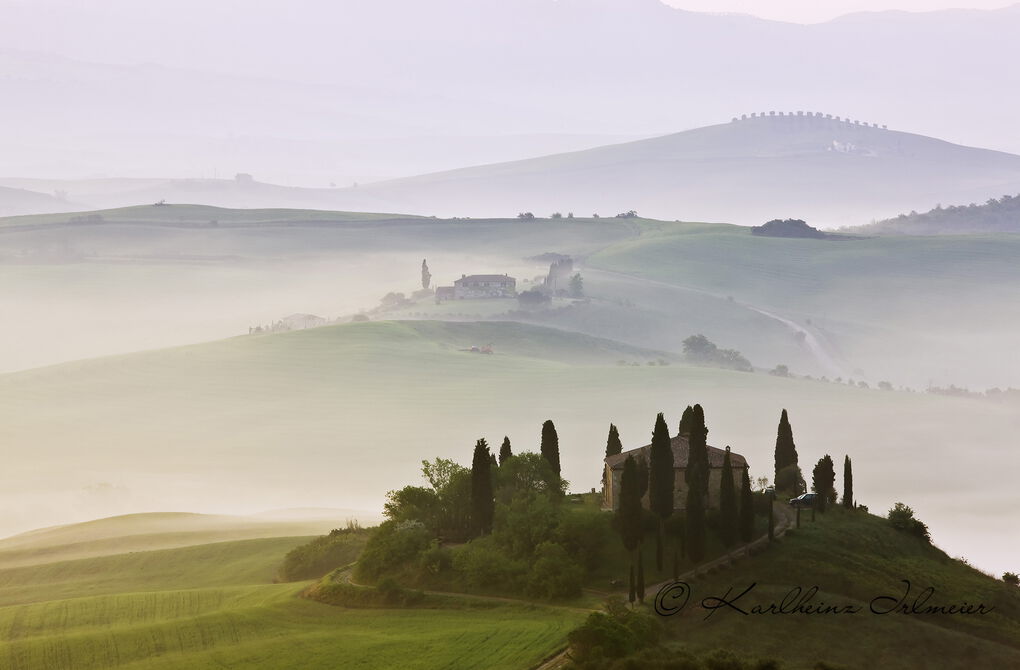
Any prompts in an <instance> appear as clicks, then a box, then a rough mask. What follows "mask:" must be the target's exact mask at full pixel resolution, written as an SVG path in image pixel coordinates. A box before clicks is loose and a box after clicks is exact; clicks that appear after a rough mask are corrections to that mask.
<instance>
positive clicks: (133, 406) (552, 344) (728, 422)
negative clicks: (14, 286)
mask: <svg viewBox="0 0 1020 670" xmlns="http://www.w3.org/2000/svg"><path fill="white" fill-rule="evenodd" d="M487 344H492V345H493V347H494V352H495V353H493V354H492V355H484V354H476V353H470V352H467V351H464V349H467V348H470V347H471V346H472V345H478V346H484V345H487ZM660 358H663V355H662V354H659V353H657V352H655V351H647V350H641V349H638V348H635V347H632V346H629V345H621V344H618V343H614V342H611V341H607V340H600V339H597V338H592V337H587V336H582V335H578V334H576V333H570V332H566V331H561V330H554V329H550V328H542V327H537V326H530V325H524V324H514V323H501V322H484V323H470V322H465V323H452V322H427V321H416V322H370V323H355V324H347V325H342V326H332V327H325V328H318V329H312V330H305V331H297V332H292V333H286V334H282V335H273V336H250V337H249V336H242V337H236V338H233V339H230V340H224V341H220V342H213V343H208V344H203V345H194V346H188V347H180V348H174V349H167V350H161V351H154V352H147V353H140V354H131V355H125V356H116V357H110V358H104V359H96V360H90V361H81V362H76V363H71V364H65V365H60V366H54V367H49V368H42V369H38V370H33V371H28V372H23V373H15V374H8V375H3V376H0V441H2V443H3V444H4V445H5V449H7V450H9V451H10V452H12V453H17V454H18V458H17V459H16V460H12V461H11V462H10V463H9V464H8V466H7V467H6V470H5V476H6V477H7V482H8V483H7V485H6V486H5V489H4V496H3V498H2V499H0V502H2V507H0V509H4V510H5V511H6V515H7V516H6V517H5V518H4V521H5V523H6V524H7V525H8V526H10V525H11V524H12V520H17V521H20V523H24V519H26V518H37V517H39V515H41V514H45V513H47V512H49V513H50V514H53V515H54V516H55V515H57V514H59V515H62V516H63V518H67V515H68V514H69V511H68V510H74V511H75V513H78V514H82V515H84V514H88V513H89V510H93V509H95V510H102V512H101V513H102V514H107V515H108V514H111V513H115V511H117V510H118V509H119V510H120V511H130V510H131V509H132V506H134V505H145V508H148V509H152V508H159V507H162V508H164V509H185V510H188V509H195V510H205V511H217V510H220V511H227V510H229V511H237V510H249V511H252V510H260V509H266V508H272V507H300V506H313V507H314V506H325V507H353V508H359V509H369V510H373V509H374V510H378V509H380V508H381V505H382V502H383V495H384V493H385V491H386V490H387V488H389V487H392V486H394V485H395V483H397V482H406V483H414V482H416V481H418V480H419V470H420V461H421V460H423V459H431V458H433V457H437V456H440V457H447V458H453V459H455V460H457V461H459V462H461V463H466V462H468V460H469V458H470V453H471V448H472V445H473V444H474V442H475V440H476V439H478V438H479V437H485V438H487V439H488V440H489V442H490V443H491V444H498V443H499V442H500V441H501V440H502V438H503V436H504V435H506V436H509V437H510V439H511V442H512V444H513V448H514V450H515V451H523V450H534V449H537V447H538V440H539V434H540V426H541V424H542V422H543V421H544V420H545V419H553V420H554V421H555V423H556V426H557V428H558V431H559V435H560V448H561V452H562V464H563V473H564V476H565V477H566V478H567V479H568V480H569V481H571V483H572V488H573V489H574V490H577V491H585V490H588V489H590V488H592V487H595V486H597V485H598V482H599V476H600V462H601V459H602V456H603V454H604V449H605V440H606V430H607V427H608V424H609V422H610V421H612V422H614V423H616V424H617V426H619V428H620V432H621V436H622V439H623V443H624V446H625V447H628V448H630V447H636V446H640V445H642V444H646V443H647V441H648V435H649V431H650V430H651V426H652V424H653V422H654V418H655V414H656V413H657V412H659V411H664V412H665V413H666V418H667V421H668V422H669V423H670V425H674V424H675V423H676V422H677V421H679V416H680V411H681V409H682V408H683V407H684V406H686V405H687V404H689V403H692V402H701V403H702V404H703V405H704V406H705V407H706V412H707V415H708V422H709V426H710V429H711V431H712V432H711V434H710V437H709V439H710V441H711V443H712V444H714V445H718V446H725V445H731V446H732V448H733V449H734V451H736V452H738V453H740V454H742V455H744V456H745V457H746V458H747V459H748V461H749V462H750V463H751V469H752V472H753V473H754V475H755V476H762V475H764V476H771V474H772V472H771V470H772V447H773V444H774V439H775V438H774V435H775V426H776V421H777V420H778V416H779V412H780V410H781V409H783V408H784V407H785V408H787V409H788V410H789V411H790V416H791V420H792V421H793V423H794V428H795V434H796V436H797V444H798V447H799V449H800V453H801V460H802V462H803V463H804V464H805V465H806V466H810V464H811V463H813V462H814V461H815V460H817V459H818V458H819V457H821V456H822V455H823V454H825V453H829V454H831V455H833V457H834V458H836V459H837V460H838V459H839V457H840V455H842V454H844V453H846V454H850V456H851V457H852V458H853V459H854V463H855V471H856V472H857V474H858V494H859V498H860V500H861V501H862V502H866V503H867V504H870V505H873V508H874V509H884V508H887V507H888V506H891V504H892V502H894V501H895V500H897V499H901V498H904V497H909V500H907V502H909V503H910V504H911V505H912V506H914V508H915V509H917V510H918V512H919V514H920V515H921V516H922V517H923V518H925V519H926V521H928V522H929V523H930V524H931V526H932V528H933V532H934V534H935V536H936V538H938V539H939V541H941V542H944V543H945V546H946V548H947V549H948V550H949V551H951V552H952V553H954V554H957V555H958V554H961V553H962V554H966V555H968V556H971V557H973V558H974V559H975V560H977V562H978V564H979V565H983V566H990V567H992V569H995V570H999V571H1001V570H1008V569H1013V567H1014V566H1013V565H1012V563H1011V559H1010V558H1009V557H1010V556H1011V555H1012V554H1011V552H1012V551H1013V549H1012V548H1011V547H1010V545H1009V543H1005V544H1003V543H1002V542H999V541H997V540H995V539H994V537H995V533H994V530H993V529H995V528H998V527H999V524H1000V523H1001V522H1003V518H1004V517H1003V516H1002V515H1003V514H1007V516H1008V513H1007V512H1005V510H1010V509H1013V508H1014V507H1015V505H1016V504H1017V503H1016V498H1015V494H1014V489H1013V487H1011V486H1010V485H1009V481H1010V480H1009V477H1010V474H1009V473H1010V472H1011V471H1012V468H1013V467H1014V466H1016V465H1020V464H1018V463H1016V462H1015V450H1014V449H1012V448H1011V444H1012V443H1011V441H1010V437H1009V436H1010V435H1011V434H1012V432H1011V431H1012V428H1011V427H1012V426H1013V422H1014V421H1015V408H1013V407H1011V406H1009V405H1004V404H997V403H994V402H989V401H980V400H972V399H965V398H950V397H941V396H932V395H926V394H916V393H901V392H889V391H879V390H875V389H873V388H872V389H862V388H858V387H856V386H855V387H850V386H848V385H846V384H833V383H823V382H819V381H810V380H803V379H786V378H780V377H774V376H770V375H767V374H764V373H761V372H759V373H753V374H751V373H740V372H730V371H725V370H717V369H711V368H700V367H690V366H687V365H682V364H680V363H679V362H676V361H675V360H674V362H672V363H671V364H669V365H659V364H654V365H649V363H657V362H658V360H659V359H660ZM665 360H666V362H669V359H668V358H666V359H665ZM621 362H622V363H625V364H626V365H621V364H620V363H621ZM634 364H636V365H634ZM852 416H856V417H867V426H866V428H861V429H860V430H858V429H854V430H833V425H843V424H845V423H847V421H848V420H849V419H848V417H852ZM862 431H863V433H862ZM862 435H863V436H862ZM961 443H966V444H974V445H979V446H977V447H975V448H976V449H977V450H978V452H977V453H980V454H983V455H984V456H985V457H987V458H994V459H996V462H997V463H999V464H1000V466H1001V467H998V468H996V469H995V470H994V471H989V470H988V469H987V468H986V467H985V466H984V465H983V463H984V460H983V459H982V458H975V459H968V460H966V461H958V460H956V459H955V457H954V454H956V453H957V452H956V450H955V446H954V445H958V444H961ZM947 459H952V462H953V463H954V466H953V468H951V469H948V468H941V467H940V468H925V469H922V470H920V471H919V470H918V469H917V463H918V462H921V461H923V462H928V461H931V462H935V463H942V462H945V461H946V460H947ZM40 473H45V474H44V475H41V474H40ZM908 473H910V476H911V477H913V483H912V484H911V486H910V487H909V491H910V494H909V496H906V495H904V494H903V493H902V491H903V481H904V477H907V476H908ZM111 481H112V482H113V483H114V484H115V485H116V487H115V490H116V492H117V493H118V495H119V497H118V498H114V499H109V498H106V497H103V496H102V495H100V493H101V492H102V490H103V489H99V490H98V492H97V489H96V484H97V483H102V482H111ZM979 482H980V484H979ZM947 490H952V491H954V495H953V496H947V495H945V493H946V491H947ZM69 492H70V493H69ZM75 492H77V493H75ZM111 506H112V507H113V510H111ZM979 512H980V513H979ZM49 518H53V517H49ZM57 518H60V517H57ZM41 519H42V520H41V522H39V523H37V524H36V525H40V524H41V523H46V522H47V521H46V519H47V517H44V516H43V517H41Z"/></svg>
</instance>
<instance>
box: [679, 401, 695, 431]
mask: <svg viewBox="0 0 1020 670" xmlns="http://www.w3.org/2000/svg"><path fill="white" fill-rule="evenodd" d="M693 420H694V408H693V407H691V406H690V405H688V406H687V409H685V410H684V413H683V416H681V417H680V430H679V431H678V432H677V434H678V435H682V436H684V437H688V436H690V434H691V428H692V421H693Z"/></svg>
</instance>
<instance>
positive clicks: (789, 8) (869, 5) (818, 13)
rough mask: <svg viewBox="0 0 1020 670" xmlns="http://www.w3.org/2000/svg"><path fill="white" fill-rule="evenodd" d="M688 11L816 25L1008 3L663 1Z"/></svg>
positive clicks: (974, 0) (995, 0) (959, 0)
mask: <svg viewBox="0 0 1020 670" xmlns="http://www.w3.org/2000/svg"><path fill="white" fill-rule="evenodd" d="M663 2H665V3H666V4H667V5H672V6H674V7H679V8H681V9H687V10H690V11H692V12H736V13H740V14H751V15H753V16H759V17H761V18H763V19H774V20H776V21H793V22H796V23H816V22H819V21H827V20H829V19H832V18H835V17H837V16H842V15H843V14H850V13H853V12H881V11H888V10H901V11H908V12H927V11H933V10H939V9H961V8H962V9H998V8H1000V7H1007V6H1009V5H1011V4H1014V3H1012V2H1010V1H1009V0H663Z"/></svg>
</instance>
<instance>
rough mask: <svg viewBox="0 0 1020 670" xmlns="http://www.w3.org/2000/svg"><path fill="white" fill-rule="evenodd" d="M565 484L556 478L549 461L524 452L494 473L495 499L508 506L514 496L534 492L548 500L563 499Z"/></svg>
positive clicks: (507, 461) (538, 455) (508, 460)
mask: <svg viewBox="0 0 1020 670" xmlns="http://www.w3.org/2000/svg"><path fill="white" fill-rule="evenodd" d="M565 484H566V482H564V481H563V480H562V479H560V478H559V477H557V476H556V475H555V473H554V472H553V470H552V466H550V465H549V461H547V460H546V459H545V458H543V457H542V456H541V455H540V454H536V453H534V452H530V451H525V452H523V453H520V454H516V455H515V456H513V457H511V458H509V459H507V460H506V462H504V463H503V465H502V466H501V467H500V468H499V469H498V470H497V471H496V497H497V498H498V499H499V501H500V502H501V503H504V504H509V503H510V501H511V500H513V498H514V496H516V495H517V494H519V493H524V492H536V493H540V494H542V495H544V496H545V497H546V498H548V499H549V500H559V499H560V498H562V497H563V494H564V492H565V491H564V487H565Z"/></svg>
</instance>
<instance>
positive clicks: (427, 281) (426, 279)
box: [421, 258, 432, 289]
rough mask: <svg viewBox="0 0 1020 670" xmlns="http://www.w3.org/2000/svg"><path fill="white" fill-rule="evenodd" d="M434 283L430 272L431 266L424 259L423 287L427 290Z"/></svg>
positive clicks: (422, 271) (422, 262) (422, 266)
mask: <svg viewBox="0 0 1020 670" xmlns="http://www.w3.org/2000/svg"><path fill="white" fill-rule="evenodd" d="M431 283H432V273H431V272H429V264H428V263H426V262H425V259H424V258H423V259H422V261H421V287H422V288H425V289H427V288H428V287H429V284H431Z"/></svg>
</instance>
